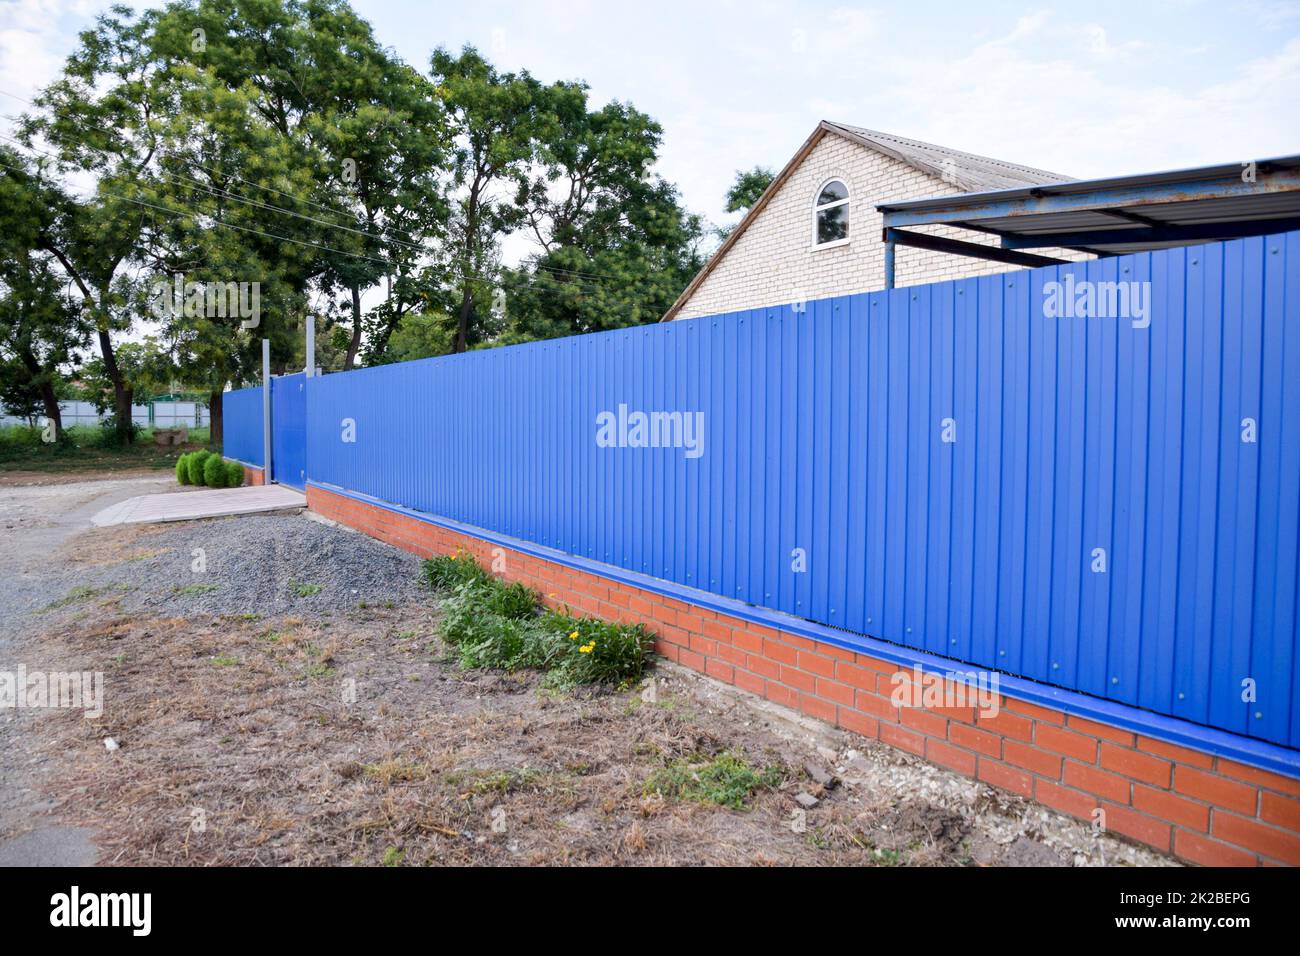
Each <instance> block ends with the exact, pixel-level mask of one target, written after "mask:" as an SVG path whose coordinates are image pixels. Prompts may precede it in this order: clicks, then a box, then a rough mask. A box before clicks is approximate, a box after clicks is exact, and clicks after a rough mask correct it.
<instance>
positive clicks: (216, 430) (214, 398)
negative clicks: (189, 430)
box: [208, 390, 226, 451]
mask: <svg viewBox="0 0 1300 956" xmlns="http://www.w3.org/2000/svg"><path fill="white" fill-rule="evenodd" d="M224 395H225V392H224V391H220V390H219V391H215V392H209V393H208V446H209V447H211V448H215V449H217V450H218V451H221V450H223V448H224V446H225V442H226V416H225V411H224V408H223V396H224Z"/></svg>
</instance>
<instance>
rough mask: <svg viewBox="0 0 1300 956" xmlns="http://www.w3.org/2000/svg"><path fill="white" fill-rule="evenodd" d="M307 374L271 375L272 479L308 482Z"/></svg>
mask: <svg viewBox="0 0 1300 956" xmlns="http://www.w3.org/2000/svg"><path fill="white" fill-rule="evenodd" d="M306 430H307V376H306V374H305V373H303V372H299V373H298V374H297V375H280V376H276V377H275V378H272V379H271V480H272V481H277V482H279V483H280V484H283V485H291V486H293V487H294V488H299V489H301V488H303V487H305V486H306V484H307V433H306Z"/></svg>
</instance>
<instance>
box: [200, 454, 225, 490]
mask: <svg viewBox="0 0 1300 956" xmlns="http://www.w3.org/2000/svg"><path fill="white" fill-rule="evenodd" d="M203 483H204V484H205V485H207V486H208V487H209V488H224V487H226V463H225V461H224V460H222V457H221V456H220V455H209V456H208V457H207V458H205V459H204V460H203Z"/></svg>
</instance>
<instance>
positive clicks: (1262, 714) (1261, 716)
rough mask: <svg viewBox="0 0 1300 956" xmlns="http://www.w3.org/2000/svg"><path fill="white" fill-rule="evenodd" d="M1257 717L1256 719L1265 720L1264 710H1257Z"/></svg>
mask: <svg viewBox="0 0 1300 956" xmlns="http://www.w3.org/2000/svg"><path fill="white" fill-rule="evenodd" d="M1255 719H1256V720H1263V719H1264V712H1263V711H1262V710H1257V711H1255Z"/></svg>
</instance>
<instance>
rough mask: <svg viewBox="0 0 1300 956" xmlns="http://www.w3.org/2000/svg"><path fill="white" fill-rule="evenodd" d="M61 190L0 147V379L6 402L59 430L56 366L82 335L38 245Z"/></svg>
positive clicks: (76, 312)
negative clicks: (40, 416)
mask: <svg viewBox="0 0 1300 956" xmlns="http://www.w3.org/2000/svg"><path fill="white" fill-rule="evenodd" d="M65 202H66V199H65V197H64V196H63V195H62V193H61V192H60V191H59V190H57V189H56V188H54V187H53V186H51V185H49V184H48V183H45V182H43V181H42V180H41V179H40V178H39V174H38V173H36V172H35V171H33V170H32V168H31V166H30V164H29V163H28V162H27V161H26V160H24V159H23V158H22V157H21V156H20V155H19V153H18V152H17V151H16V150H13V149H10V148H8V147H0V379H2V380H3V386H2V387H3V394H4V402H5V405H6V407H8V408H10V409H11V410H13V411H14V413H15V414H21V415H25V416H27V417H31V416H32V415H33V414H34V411H33V409H34V408H40V409H43V411H44V413H45V416H46V417H47V418H48V419H49V421H50V422H51V423H52V424H53V425H54V428H55V434H56V436H57V434H58V433H59V432H61V431H62V430H63V417H62V415H61V414H60V411H59V396H58V391H59V388H60V385H61V383H62V369H64V368H66V367H69V366H70V365H72V364H73V361H74V357H75V355H76V351H77V349H79V348H81V347H83V346H84V345H85V344H86V342H87V339H88V329H87V326H86V323H85V321H84V319H83V317H82V313H81V309H80V308H79V306H78V304H77V303H75V302H74V301H72V300H71V299H70V298H69V296H68V295H67V294H66V289H65V286H66V282H65V281H63V279H62V276H61V274H60V273H59V272H58V271H56V269H57V267H56V266H55V265H54V260H53V256H52V255H51V254H50V253H49V252H48V250H47V249H46V248H45V236H46V233H47V231H48V229H49V228H50V226H51V224H52V222H53V220H54V217H55V215H56V212H57V210H58V209H59V208H60V207H61V206H63V205H64V203H65Z"/></svg>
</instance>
